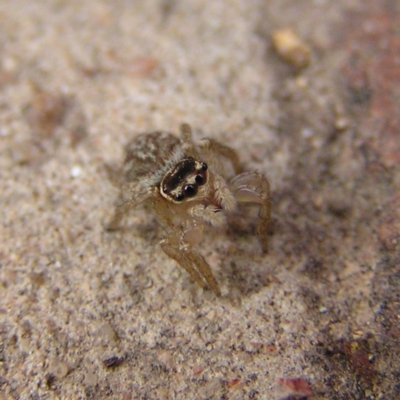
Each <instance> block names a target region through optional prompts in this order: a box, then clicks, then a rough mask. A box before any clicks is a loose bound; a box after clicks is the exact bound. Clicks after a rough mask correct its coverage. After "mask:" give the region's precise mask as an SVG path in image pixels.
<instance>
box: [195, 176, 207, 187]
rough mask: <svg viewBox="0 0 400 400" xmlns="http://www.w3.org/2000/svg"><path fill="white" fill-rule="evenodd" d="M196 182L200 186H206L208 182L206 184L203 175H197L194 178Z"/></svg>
mask: <svg viewBox="0 0 400 400" xmlns="http://www.w3.org/2000/svg"><path fill="white" fill-rule="evenodd" d="M194 180H195V181H196V183H197V184H198V185H200V186H201V185H204V184H205V183H206V182H205V179H204V176H203V175H196V177H195V178H194Z"/></svg>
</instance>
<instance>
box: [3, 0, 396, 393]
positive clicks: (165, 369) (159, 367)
mask: <svg viewBox="0 0 400 400" xmlns="http://www.w3.org/2000/svg"><path fill="white" fill-rule="evenodd" d="M367 4H368V6H367ZM0 17H1V25H0V50H1V64H0V193H1V194H0V216H1V218H0V243H1V248H0V399H1V400H5V399H7V400H8V399H124V400H128V399H301V398H302V399H307V398H309V399H385V400H390V399H396V398H400V384H399V373H400V372H399V371H400V343H399V338H400V299H399V293H400V292H399V289H400V288H399V286H400V211H399V210H400V171H399V162H400V139H399V133H398V129H399V128H398V127H399V126H400V117H399V112H398V110H399V109H400V62H399V56H398V55H399V54H400V36H399V29H398V27H399V23H400V4H399V2H398V1H397V0H388V1H386V0H377V1H374V2H364V1H362V0H339V1H328V0H325V1H324V0H318V1H317V0H314V1H312V0H302V1H301V2H300V1H297V0H280V1H267V0H251V1H245V0H230V1H227V0H226V1H205V0H187V1H179V0H158V1H156V0H149V1H130V2H128V1H122V0H121V1H113V2H107V1H99V0H86V1H75V0H71V1H62V0H59V1H56V0H54V1H46V2H45V1H43V2H32V1H28V0H14V1H10V0H3V1H1V2H0ZM282 27H289V28H291V29H292V30H293V31H294V32H295V33H296V34H297V35H298V36H299V37H300V38H302V39H303V40H304V43H305V44H306V45H307V46H309V48H310V50H311V53H310V54H311V56H310V60H309V65H308V66H307V67H305V68H296V67H295V66H293V65H290V64H288V63H287V62H285V61H284V60H283V59H282V58H281V57H279V56H278V55H277V52H276V51H275V50H274V48H273V46H272V41H271V34H272V33H273V32H274V31H275V30H276V29H279V28H282ZM182 122H189V123H190V124H191V125H192V126H193V128H194V131H195V137H196V138H197V139H198V138H201V137H203V136H210V137H212V138H215V139H218V140H220V141H221V142H223V143H228V144H229V145H231V146H232V147H234V148H236V149H238V150H239V154H240V157H241V160H242V161H243V162H244V163H245V164H246V165H247V167H248V169H253V170H254V169H257V170H259V171H260V172H262V173H263V174H265V175H266V176H267V177H268V179H269V180H270V182H271V187H272V196H273V229H272V230H273V232H271V238H270V253H269V254H268V255H262V253H261V251H260V248H259V244H258V242H257V239H256V237H255V236H254V235H253V233H252V231H253V229H254V220H253V219H252V218H250V217H249V218H248V219H244V218H242V219H240V222H237V223H234V224H232V225H231V227H230V228H229V229H226V230H214V229H211V228H210V229H209V230H207V233H206V237H205V240H204V241H203V242H202V244H201V246H200V248H199V249H200V251H201V253H202V254H203V255H204V256H205V257H206V259H207V260H208V261H209V263H210V265H211V266H212V269H213V271H214V274H215V277H216V279H217V280H218V282H219V284H220V287H221V290H222V293H223V296H222V297H221V298H217V297H216V296H215V295H214V294H213V293H212V292H211V291H208V290H202V289H201V288H199V287H197V286H196V285H195V284H194V283H193V282H192V280H191V279H190V277H189V276H188V275H187V274H186V273H185V271H183V270H182V269H181V268H179V267H178V266H177V265H176V264H175V263H174V262H173V261H172V260H170V259H168V258H167V257H166V256H165V255H164V254H163V253H162V251H161V250H160V248H159V246H158V241H159V239H160V237H159V231H158V229H157V222H156V221H155V219H154V217H153V216H152V214H151V212H147V211H146V210H144V209H140V208H139V209H138V210H137V211H136V212H132V213H131V214H130V216H129V218H126V220H125V221H124V223H123V228H122V229H121V230H120V231H117V232H113V233H109V232H106V231H105V230H104V228H103V223H104V222H105V221H107V219H108V218H109V217H110V215H111V213H112V207H113V202H114V200H115V198H116V196H117V193H118V191H117V189H116V188H115V187H114V186H113V185H112V183H111V182H110V180H109V179H108V178H107V173H106V168H105V165H106V164H111V165H115V166H118V165H120V164H121V162H122V159H123V146H124V144H125V143H127V141H129V139H130V138H132V137H133V136H134V135H136V134H138V133H139V132H142V131H151V130H156V129H163V130H168V131H171V132H178V127H179V125H180V124H181V123H182ZM238 221H239V220H238Z"/></svg>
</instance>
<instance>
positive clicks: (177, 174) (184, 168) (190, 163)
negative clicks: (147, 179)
mask: <svg viewBox="0 0 400 400" xmlns="http://www.w3.org/2000/svg"><path fill="white" fill-rule="evenodd" d="M195 171H196V162H195V160H194V159H193V158H192V157H188V158H185V159H184V160H182V161H180V162H179V163H178V164H176V165H175V167H174V168H173V169H172V170H171V171H170V172H169V173H168V174H167V175H166V176H165V177H164V180H163V188H162V189H163V192H164V193H171V192H172V191H173V190H174V189H176V188H177V187H178V186H181V185H182V183H183V181H184V180H185V179H186V177H187V176H188V175H191V174H194V173H195Z"/></svg>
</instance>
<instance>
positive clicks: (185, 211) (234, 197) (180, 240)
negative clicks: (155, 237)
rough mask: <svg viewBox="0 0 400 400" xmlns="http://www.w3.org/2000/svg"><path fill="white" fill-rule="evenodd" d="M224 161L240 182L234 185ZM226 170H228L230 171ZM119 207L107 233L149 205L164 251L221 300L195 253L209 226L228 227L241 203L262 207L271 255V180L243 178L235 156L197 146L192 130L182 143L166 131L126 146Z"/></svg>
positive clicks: (213, 145) (261, 228) (261, 225)
mask: <svg viewBox="0 0 400 400" xmlns="http://www.w3.org/2000/svg"><path fill="white" fill-rule="evenodd" d="M223 161H225V163H227V164H230V165H231V170H232V171H234V173H235V176H234V177H233V178H231V179H229V178H228V177H227V176H226V175H227V174H226V172H225V171H224V168H223ZM225 170H226V168H225ZM120 172H121V174H122V176H123V177H124V181H125V183H123V184H121V193H120V197H119V204H118V205H117V207H116V209H115V213H114V216H113V218H112V219H111V221H110V222H109V224H108V225H107V228H108V229H109V230H114V229H118V227H119V223H120V221H121V219H122V217H123V215H124V214H125V213H126V212H127V211H128V210H130V209H132V208H134V207H136V206H137V205H138V204H141V203H149V204H150V205H151V207H152V209H153V210H154V212H155V214H156V216H157V219H158V220H159V222H160V223H161V224H162V225H163V226H164V228H165V231H166V235H165V237H164V238H163V239H162V240H161V242H160V245H161V248H162V250H163V251H164V252H165V254H167V255H168V256H169V257H171V258H172V259H174V260H175V261H176V262H177V263H178V264H179V265H180V266H181V267H183V268H184V269H185V270H186V271H187V272H188V273H189V274H190V276H191V277H192V278H193V280H194V281H195V282H196V283H197V284H199V285H200V286H201V287H203V288H206V287H208V288H210V289H211V290H212V291H213V292H214V293H215V294H216V295H217V296H220V295H221V292H220V289H219V286H218V283H217V281H216V280H215V278H214V276H213V274H212V272H211V268H210V266H209V265H208V263H207V262H206V260H205V259H204V258H203V256H201V254H199V253H198V252H197V251H196V250H195V246H196V245H197V244H198V243H199V242H200V240H201V238H202V234H203V230H204V228H205V226H206V225H207V224H209V225H212V226H214V227H219V226H223V225H224V224H226V219H227V215H228V214H231V213H234V212H235V211H237V208H238V203H241V202H243V203H255V204H257V205H258V206H259V218H258V226H257V233H258V236H259V240H260V243H261V247H262V250H263V252H265V253H266V252H267V251H268V240H267V228H268V226H269V224H270V214H271V202H270V190H269V183H268V181H267V179H266V178H265V177H264V176H263V175H261V174H260V173H258V172H243V168H242V166H241V164H240V162H239V158H238V156H237V154H236V152H235V151H234V150H233V149H232V148H230V147H229V146H226V145H224V144H222V143H219V142H218V141H216V140H213V139H202V140H201V141H200V142H199V143H195V142H194V141H193V139H192V129H191V127H190V125H188V124H182V125H181V135H180V138H178V137H176V136H174V135H172V134H170V133H167V132H162V131H157V132H153V133H142V134H139V135H138V136H136V137H135V138H134V139H133V140H132V141H131V142H129V143H128V145H127V146H126V157H125V162H124V164H123V167H122V169H121V171H120Z"/></svg>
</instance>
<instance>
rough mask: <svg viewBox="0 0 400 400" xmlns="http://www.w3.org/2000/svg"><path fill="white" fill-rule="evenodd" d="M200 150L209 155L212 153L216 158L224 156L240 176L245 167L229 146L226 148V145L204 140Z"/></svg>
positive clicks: (200, 144) (201, 142)
mask: <svg viewBox="0 0 400 400" xmlns="http://www.w3.org/2000/svg"><path fill="white" fill-rule="evenodd" d="M199 146H200V148H201V149H202V150H203V151H205V152H208V153H211V154H213V155H214V157H215V156H217V157H218V156H222V157H224V158H226V159H227V160H229V161H230V162H231V164H232V166H233V169H234V170H235V173H236V174H240V173H241V172H242V171H243V167H242V165H241V163H240V161H239V157H238V155H237V153H236V151H235V150H233V149H232V148H231V147H229V146H225V145H224V144H222V143H220V142H218V141H217V140H214V139H209V138H207V139H202V140H201V141H200V143H199Z"/></svg>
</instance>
